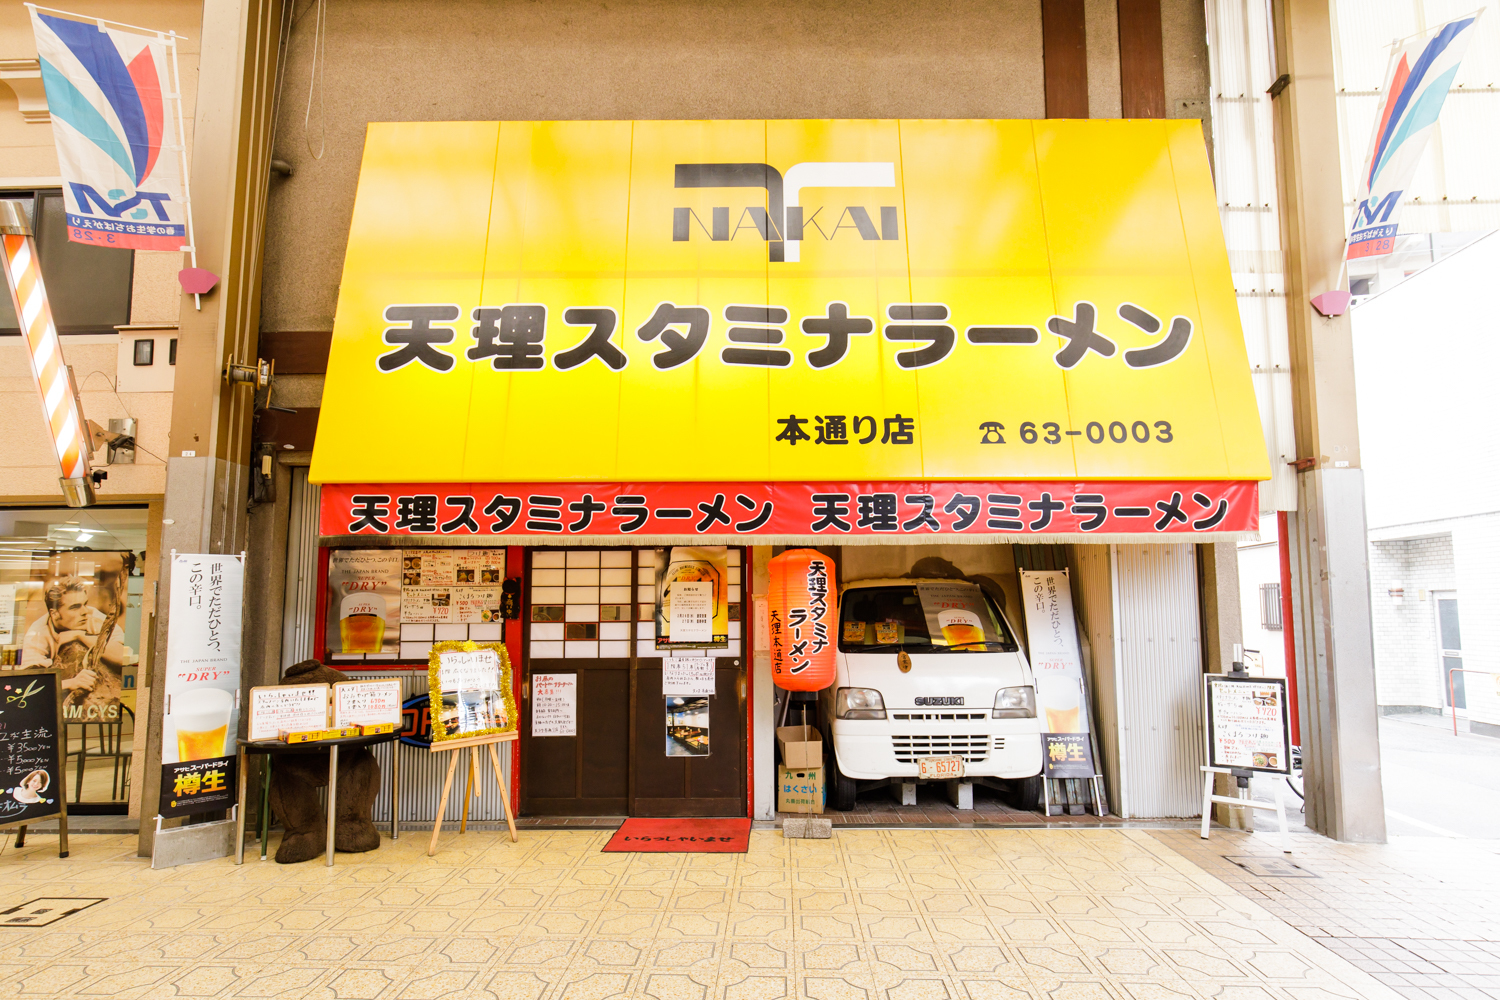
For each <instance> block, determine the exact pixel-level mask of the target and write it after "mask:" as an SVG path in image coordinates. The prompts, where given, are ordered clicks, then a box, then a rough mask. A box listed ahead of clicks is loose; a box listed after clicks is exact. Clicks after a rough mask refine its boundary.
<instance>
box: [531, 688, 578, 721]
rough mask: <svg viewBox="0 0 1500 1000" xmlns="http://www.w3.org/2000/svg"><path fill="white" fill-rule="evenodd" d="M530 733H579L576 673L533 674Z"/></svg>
mask: <svg viewBox="0 0 1500 1000" xmlns="http://www.w3.org/2000/svg"><path fill="white" fill-rule="evenodd" d="M531 735H532V736H577V735H578V675H577V674H533V675H532V677H531Z"/></svg>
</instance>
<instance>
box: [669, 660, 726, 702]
mask: <svg viewBox="0 0 1500 1000" xmlns="http://www.w3.org/2000/svg"><path fill="white" fill-rule="evenodd" d="M661 693H662V694H664V695H687V696H691V695H701V696H703V697H708V696H710V695H712V694H713V693H714V661H713V660H710V659H706V658H705V659H702V660H696V659H695V660H679V659H676V658H672V659H665V660H662V661H661Z"/></svg>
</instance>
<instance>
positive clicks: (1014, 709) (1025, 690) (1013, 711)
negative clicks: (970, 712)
mask: <svg viewBox="0 0 1500 1000" xmlns="http://www.w3.org/2000/svg"><path fill="white" fill-rule="evenodd" d="M990 718H992V719H1035V718H1036V692H1035V690H1034V689H1033V688H1032V686H1031V685H1030V684H1022V685H1021V686H1020V687H1008V688H1001V689H1000V690H999V691H996V692H995V710H994V712H992V713H990Z"/></svg>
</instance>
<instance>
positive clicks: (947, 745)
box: [891, 735, 990, 764]
mask: <svg viewBox="0 0 1500 1000" xmlns="http://www.w3.org/2000/svg"><path fill="white" fill-rule="evenodd" d="M891 745H892V746H893V747H894V748H895V751H896V760H897V761H899V762H900V763H902V764H915V763H916V762H917V758H918V757H945V756H948V755H950V754H957V755H958V756H960V757H962V758H963V759H964V760H965V761H967V762H968V763H970V764H977V763H979V762H980V761H982V760H984V759H985V758H987V757H988V756H989V754H990V738H989V737H988V736H983V735H980V736H949V735H931V736H892V737H891Z"/></svg>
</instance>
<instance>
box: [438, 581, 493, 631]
mask: <svg viewBox="0 0 1500 1000" xmlns="http://www.w3.org/2000/svg"><path fill="white" fill-rule="evenodd" d="M450 607H452V609H453V617H452V619H450V620H451V621H453V622H462V623H464V624H466V625H474V624H476V623H479V622H497V621H500V586H499V584H495V585H493V586H489V587H454V588H453V598H452V604H451V605H450Z"/></svg>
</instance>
